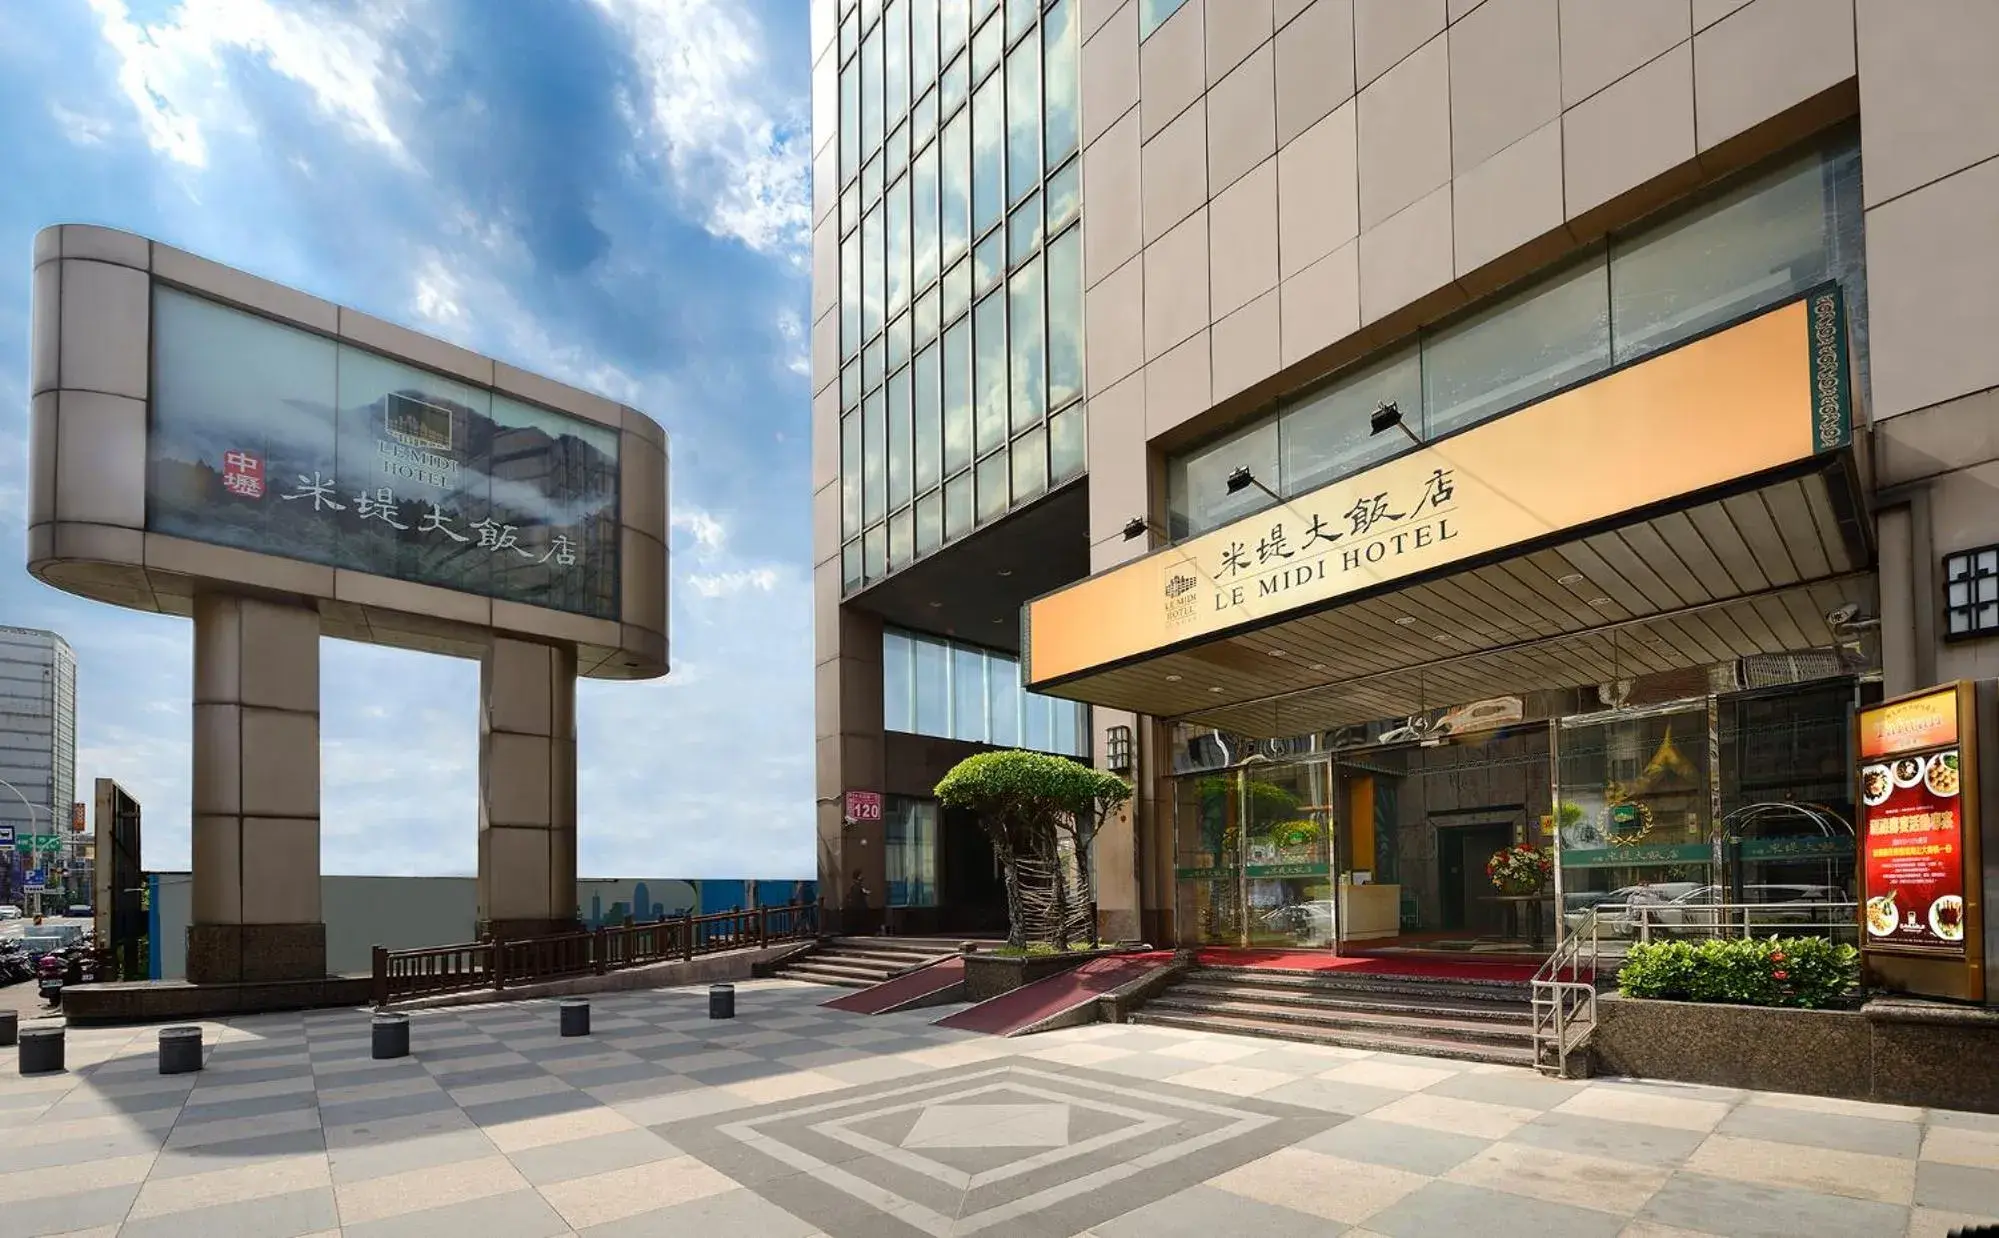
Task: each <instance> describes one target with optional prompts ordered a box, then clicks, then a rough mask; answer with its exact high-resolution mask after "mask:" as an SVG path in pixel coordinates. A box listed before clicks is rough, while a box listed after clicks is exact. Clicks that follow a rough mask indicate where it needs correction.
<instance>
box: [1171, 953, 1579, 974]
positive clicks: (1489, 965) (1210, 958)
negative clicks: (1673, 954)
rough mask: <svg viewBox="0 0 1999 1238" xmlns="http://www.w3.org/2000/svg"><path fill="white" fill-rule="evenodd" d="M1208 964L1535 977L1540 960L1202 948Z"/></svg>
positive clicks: (1351, 971)
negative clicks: (1370, 955) (1535, 961)
mask: <svg viewBox="0 0 1999 1238" xmlns="http://www.w3.org/2000/svg"><path fill="white" fill-rule="evenodd" d="M1201 962H1202V964H1204V965H1205V966H1208V967H1255V968H1268V969H1269V970H1272V971H1309V972H1328V971H1342V972H1349V973H1352V974H1355V975H1362V976H1422V977H1426V978H1429V979H1435V980H1532V979H1533V978H1534V973H1535V972H1536V971H1537V970H1539V967H1540V965H1539V964H1538V963H1528V962H1517V961H1514V960H1508V959H1469V958H1468V959H1440V958H1435V957H1429V958H1369V957H1366V956H1361V957H1347V958H1334V957H1333V956H1332V955H1329V954H1326V953H1324V952H1323V951H1318V950H1230V949H1223V948H1209V949H1205V950H1203V951H1201Z"/></svg>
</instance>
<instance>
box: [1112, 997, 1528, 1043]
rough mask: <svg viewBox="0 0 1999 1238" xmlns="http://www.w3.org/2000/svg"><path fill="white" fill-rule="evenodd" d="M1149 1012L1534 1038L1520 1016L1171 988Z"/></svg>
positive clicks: (1472, 1039)
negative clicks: (1323, 1004) (1197, 993)
mask: <svg viewBox="0 0 1999 1238" xmlns="http://www.w3.org/2000/svg"><path fill="white" fill-rule="evenodd" d="M1145 1011H1146V1012H1147V1013H1150V1014H1175V1015H1182V1016H1187V1017H1205V1016H1210V1015H1214V1016H1221V1017H1225V1018H1233V1019H1249V1020H1253V1021H1255V1022H1258V1023H1272V1024H1283V1025H1285V1026H1289V1027H1299V1028H1306V1029H1316V1030H1352V1031H1356V1032H1365V1033H1370V1034H1378V1035H1382V1036H1410V1037H1415V1038H1419V1039H1424V1040H1429V1039H1438V1040H1451V1041H1463V1042H1467V1043H1475V1044H1491V1045H1528V1044H1532V1043H1533V1039H1534V1035H1533V1023H1532V1021H1531V1019H1530V1018H1522V1019H1521V1020H1519V1021H1518V1022H1501V1021H1498V1020H1492V1019H1451V1018H1445V1017H1412V1016H1409V1015H1404V1014H1390V1013H1382V1012H1370V1011H1362V1010H1346V1011H1333V1010H1311V1009H1304V1008H1300V1007H1297V1006H1282V1005H1273V1004H1269V1003H1265V1002H1256V1001H1208V1000H1201V999H1192V1000H1189V999H1186V998H1183V997H1181V995H1180V993H1179V992H1178V990H1175V991H1172V992H1169V993H1168V994H1167V995H1165V996H1164V997H1158V998H1154V999H1153V1000H1152V1001H1151V1002H1149V1003H1148V1004H1147V1005H1146V1006H1145Z"/></svg>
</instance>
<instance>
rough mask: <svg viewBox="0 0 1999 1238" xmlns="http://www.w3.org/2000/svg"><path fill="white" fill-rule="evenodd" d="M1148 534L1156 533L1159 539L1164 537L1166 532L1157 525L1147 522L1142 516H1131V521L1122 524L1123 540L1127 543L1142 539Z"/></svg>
mask: <svg viewBox="0 0 1999 1238" xmlns="http://www.w3.org/2000/svg"><path fill="white" fill-rule="evenodd" d="M1148 532H1151V533H1157V534H1159V536H1161V537H1165V536H1166V530H1164V529H1162V528H1160V527H1159V526H1158V525H1156V524H1154V523H1152V522H1151V521H1150V520H1147V519H1146V518H1145V517H1143V516H1133V517H1132V518H1131V519H1129V520H1127V521H1125V522H1124V540H1126V541H1128V542H1131V541H1137V540H1138V539H1139V538H1141V537H1144V536H1145V535H1146V534H1147V533H1148Z"/></svg>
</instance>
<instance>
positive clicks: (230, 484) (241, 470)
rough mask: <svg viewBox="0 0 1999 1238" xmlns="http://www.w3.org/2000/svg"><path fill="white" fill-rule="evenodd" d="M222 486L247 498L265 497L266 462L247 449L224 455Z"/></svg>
mask: <svg viewBox="0 0 1999 1238" xmlns="http://www.w3.org/2000/svg"><path fill="white" fill-rule="evenodd" d="M222 488H223V489H224V490H227V491H228V492H229V493H231V494H236V495H241V496H242V497H244V498H246V499H261V498H263V497H264V462H263V460H262V459H260V458H259V457H257V456H254V455H251V454H250V453H249V452H247V451H229V452H224V453H223V455H222Z"/></svg>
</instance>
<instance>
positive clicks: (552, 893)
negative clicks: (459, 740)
mask: <svg viewBox="0 0 1999 1238" xmlns="http://www.w3.org/2000/svg"><path fill="white" fill-rule="evenodd" d="M575 888H576V654H575V652H574V651H573V650H571V649H566V648H563V647H561V646H556V645H546V644H541V643H539V642H533V641H523V640H513V639H510V638H507V637H502V636H496V637H494V638H493V642H492V646H491V648H490V649H489V650H488V651H487V653H486V656H485V657H484V658H483V659H482V660H481V661H480V664H479V923H480V925H481V926H482V927H483V928H484V929H485V930H486V931H487V932H489V933H491V934H492V935H494V936H497V937H502V938H504V937H517V936H533V935H537V934H541V933H547V932H550V931H553V930H556V929H560V928H564V927H570V926H573V925H574V924H575V921H576V908H575V906H574V903H575V901H576V899H575V894H574V890H575Z"/></svg>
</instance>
